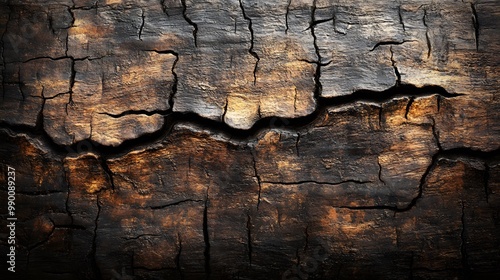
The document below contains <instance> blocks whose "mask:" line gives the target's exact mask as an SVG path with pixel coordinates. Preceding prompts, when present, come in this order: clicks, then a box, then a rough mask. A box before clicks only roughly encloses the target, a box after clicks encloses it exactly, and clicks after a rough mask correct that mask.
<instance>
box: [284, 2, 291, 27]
mask: <svg viewBox="0 0 500 280" xmlns="http://www.w3.org/2000/svg"><path fill="white" fill-rule="evenodd" d="M291 4H292V0H288V3H287V5H286V13H285V34H288V15H289V13H290V5H291Z"/></svg>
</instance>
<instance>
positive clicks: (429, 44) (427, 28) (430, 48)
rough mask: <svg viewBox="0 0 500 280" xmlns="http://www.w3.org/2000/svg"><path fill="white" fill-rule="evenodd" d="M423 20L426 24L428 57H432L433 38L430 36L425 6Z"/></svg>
mask: <svg viewBox="0 0 500 280" xmlns="http://www.w3.org/2000/svg"><path fill="white" fill-rule="evenodd" d="M422 22H423V23H424V26H425V39H426V41H427V58H429V57H431V52H432V46H431V39H430V37H429V26H428V25H427V9H425V8H424V16H423V17H422Z"/></svg>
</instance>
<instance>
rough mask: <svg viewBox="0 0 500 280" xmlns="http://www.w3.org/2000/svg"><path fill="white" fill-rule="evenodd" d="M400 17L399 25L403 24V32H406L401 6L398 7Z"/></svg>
mask: <svg viewBox="0 0 500 280" xmlns="http://www.w3.org/2000/svg"><path fill="white" fill-rule="evenodd" d="M398 17H399V24H401V26H403V31H406V26H405V23H404V21H403V14H402V13H401V6H399V7H398Z"/></svg>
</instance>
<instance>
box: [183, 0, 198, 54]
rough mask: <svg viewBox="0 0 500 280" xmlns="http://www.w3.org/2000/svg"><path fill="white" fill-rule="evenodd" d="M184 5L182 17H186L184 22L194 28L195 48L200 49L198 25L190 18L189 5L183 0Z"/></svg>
mask: <svg viewBox="0 0 500 280" xmlns="http://www.w3.org/2000/svg"><path fill="white" fill-rule="evenodd" d="M181 3H182V16H183V17H184V20H186V22H187V23H189V25H191V26H192V27H193V38H194V46H195V47H198V38H197V37H198V36H197V34H198V24H196V23H195V22H193V21H192V20H191V18H189V17H188V15H187V5H186V0H181Z"/></svg>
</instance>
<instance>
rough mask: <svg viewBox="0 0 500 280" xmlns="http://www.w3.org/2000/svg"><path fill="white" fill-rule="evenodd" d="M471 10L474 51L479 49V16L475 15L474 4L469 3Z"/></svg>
mask: <svg viewBox="0 0 500 280" xmlns="http://www.w3.org/2000/svg"><path fill="white" fill-rule="evenodd" d="M470 7H471V10H472V26H473V27H474V38H475V40H476V51H479V18H478V16H477V11H476V4H474V3H470Z"/></svg>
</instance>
